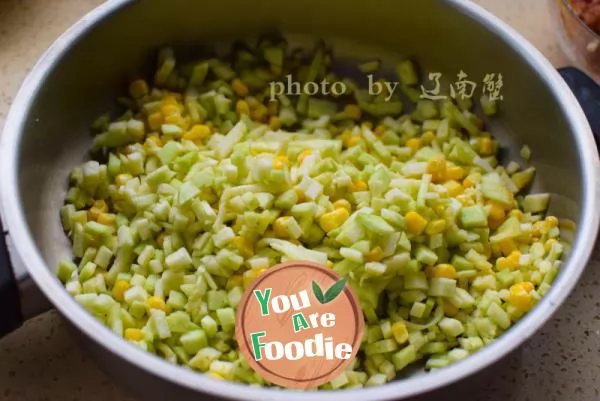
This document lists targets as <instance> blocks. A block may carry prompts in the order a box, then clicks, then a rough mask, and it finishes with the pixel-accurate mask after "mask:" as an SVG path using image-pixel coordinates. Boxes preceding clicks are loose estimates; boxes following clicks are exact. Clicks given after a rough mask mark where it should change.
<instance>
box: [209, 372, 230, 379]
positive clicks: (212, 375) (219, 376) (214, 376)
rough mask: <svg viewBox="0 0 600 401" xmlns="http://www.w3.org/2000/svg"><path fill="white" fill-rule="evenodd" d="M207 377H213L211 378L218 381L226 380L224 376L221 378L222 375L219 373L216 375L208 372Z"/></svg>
mask: <svg viewBox="0 0 600 401" xmlns="http://www.w3.org/2000/svg"><path fill="white" fill-rule="evenodd" d="M206 375H207V376H208V377H211V378H213V379H217V380H225V378H224V377H223V376H221V375H220V374H218V373H215V372H208V373H207V374H206Z"/></svg>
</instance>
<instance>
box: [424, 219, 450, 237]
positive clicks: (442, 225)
mask: <svg viewBox="0 0 600 401" xmlns="http://www.w3.org/2000/svg"><path fill="white" fill-rule="evenodd" d="M444 230H446V220H444V219H438V220H433V221H432V222H430V223H429V224H428V225H427V229H426V230H425V232H426V233H427V234H428V235H435V234H440V233H442V232H444Z"/></svg>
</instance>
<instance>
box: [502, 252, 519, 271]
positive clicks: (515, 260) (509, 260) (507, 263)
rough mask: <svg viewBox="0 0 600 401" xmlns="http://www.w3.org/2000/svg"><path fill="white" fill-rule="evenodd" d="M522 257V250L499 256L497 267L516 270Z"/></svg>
mask: <svg viewBox="0 0 600 401" xmlns="http://www.w3.org/2000/svg"><path fill="white" fill-rule="evenodd" d="M520 259H521V252H519V251H517V250H514V251H512V252H511V253H510V254H509V255H508V256H506V257H500V258H498V260H496V267H497V268H498V269H510V270H514V269H516V268H518V267H519V260H520Z"/></svg>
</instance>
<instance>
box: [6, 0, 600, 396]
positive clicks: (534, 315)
mask: <svg viewBox="0 0 600 401" xmlns="http://www.w3.org/2000/svg"><path fill="white" fill-rule="evenodd" d="M441 1H442V2H443V3H444V4H447V5H450V6H452V7H453V8H454V10H455V12H460V13H463V14H465V15H466V16H468V17H469V18H471V19H473V20H475V21H476V22H478V23H480V24H481V25H483V26H485V27H486V28H487V29H489V30H490V31H492V32H493V33H494V34H495V35H496V36H497V37H498V39H500V40H503V41H504V42H506V43H508V44H509V45H510V46H511V47H512V48H513V49H514V50H515V51H516V52H518V53H519V55H520V57H522V58H523V59H524V60H526V61H527V62H528V64H529V65H530V67H531V68H535V69H537V70H538V73H539V76H540V79H541V80H542V81H543V82H544V83H545V84H546V85H547V86H548V89H549V90H550V91H551V93H552V94H553V96H554V98H555V101H556V102H557V104H558V105H559V106H560V108H561V111H562V113H563V114H564V115H565V118H566V119H567V121H568V123H569V128H570V130H571V132H572V134H573V140H574V141H575V142H576V146H577V150H578V151H579V155H580V159H579V167H580V169H581V171H582V175H583V177H582V183H583V188H582V192H583V195H582V206H581V217H580V222H579V229H578V233H577V236H576V241H577V242H576V244H575V246H574V247H573V249H572V253H571V255H570V257H569V260H568V261H567V262H566V263H565V264H564V265H563V267H562V270H561V274H559V276H558V277H557V278H556V280H555V282H554V284H553V286H552V289H551V290H550V292H549V293H548V294H546V296H544V297H543V298H542V300H541V301H540V302H539V303H538V304H537V305H536V307H535V308H534V309H533V310H532V311H531V312H530V313H528V314H527V315H526V316H525V317H524V318H523V319H521V321H519V322H518V323H517V324H515V325H514V326H513V327H512V328H511V329H510V330H508V331H507V332H506V333H504V334H503V335H502V336H500V337H499V338H498V339H496V340H495V341H494V342H492V343H491V344H489V345H487V346H486V347H484V348H483V349H481V350H480V351H478V352H476V353H474V354H473V355H471V356H469V357H468V358H466V359H464V360H462V361H459V362H456V363H454V364H452V365H450V366H448V367H446V368H443V369H439V370H437V371H433V372H429V373H427V374H424V375H417V376H414V377H409V378H406V379H403V380H396V381H393V382H390V383H387V384H385V385H382V386H376V387H370V388H365V389H354V390H343V391H320V392H319V399H320V400H323V401H346V400H348V399H361V400H365V401H371V400H372V401H375V400H377V401H381V400H392V399H401V398H407V397H411V396H416V395H419V394H423V393H427V392H430V391H433V390H435V389H438V388H441V387H444V386H447V385H449V384H451V383H454V382H456V381H458V380H460V379H464V378H465V377H467V376H470V375H472V374H474V373H476V372H478V371H480V370H483V369H484V368H486V367H488V366H490V365H492V364H493V363H494V362H497V361H498V360H500V359H501V358H503V357H504V356H506V355H507V354H509V353H510V352H512V351H513V350H515V349H516V348H517V347H518V346H520V345H521V344H522V343H523V342H524V341H525V340H527V339H528V338H530V337H531V336H532V335H533V334H534V333H535V332H536V331H537V330H538V329H539V328H541V327H542V325H543V324H544V323H545V322H546V321H547V320H548V319H549V318H550V317H551V316H552V314H553V313H554V312H555V311H556V310H557V309H558V307H559V306H560V305H561V304H562V303H563V302H564V301H565V299H566V297H567V296H568V294H569V293H570V292H571V290H572V289H573V287H574V286H575V284H576V283H577V281H578V279H579V277H580V275H581V274H582V272H583V270H584V268H585V266H586V263H587V261H588V259H589V257H590V254H591V252H592V250H593V247H594V243H595V239H596V236H597V234H598V225H599V222H600V194H599V188H600V183H599V179H600V171H599V166H600V161H599V158H598V153H597V151H596V145H595V142H594V139H593V136H592V132H591V129H590V127H589V124H588V122H587V120H586V118H585V115H584V113H583V111H582V110H581V108H580V106H579V104H578V103H577V101H576V99H575V97H574V96H573V94H572V93H571V91H570V89H569V88H568V86H567V85H566V83H565V82H564V81H563V80H562V78H561V77H560V75H559V74H558V73H557V72H556V70H555V69H554V67H553V66H552V65H551V64H550V62H549V61H548V60H546V59H545V58H544V57H543V56H542V55H541V54H540V52H539V51H538V50H537V49H535V47H533V45H531V44H530V43H529V42H527V41H526V40H525V39H524V38H523V37H522V36H521V35H520V34H518V33H517V32H516V31H515V30H514V29H513V28H511V27H509V26H508V25H506V24H505V23H504V22H502V21H501V20H500V19H499V18H497V17H495V16H493V15H492V14H490V13H489V12H487V11H486V10H484V9H483V8H482V7H480V6H478V5H476V4H474V3H472V2H467V1H463V0H441ZM134 2H135V0H112V1H108V2H106V3H103V4H101V5H100V6H99V7H97V8H96V9H94V10H92V11H91V12H89V13H88V14H87V15H85V16H84V17H82V18H81V19H80V20H79V21H78V22H76V23H75V24H74V25H73V26H72V27H70V28H69V29H68V30H67V31H66V32H65V33H64V34H62V35H61V36H60V37H59V38H58V39H57V40H56V41H55V42H54V43H53V44H52V45H51V46H50V48H49V49H48V50H47V51H46V52H45V53H44V54H43V55H42V56H41V57H40V59H39V60H38V62H37V63H36V64H35V66H34V67H33V69H32V70H31V72H30V73H29V74H28V76H27V78H26V79H25V81H24V83H23V84H22V86H21V88H20V90H19V92H18V94H17V96H16V98H15V100H14V102H13V104H12V107H11V109H10V111H9V114H8V117H7V120H6V124H5V128H4V132H3V134H2V135H1V136H0V171H2V172H3V174H2V175H0V201H1V206H2V210H3V212H4V215H3V217H4V219H5V222H6V225H5V228H6V229H7V230H8V232H9V234H10V236H11V237H12V239H13V241H14V244H15V247H16V249H17V252H18V254H19V256H20V257H21V258H22V260H23V261H24V264H25V265H26V266H27V269H28V271H29V273H30V274H31V276H32V278H33V279H34V281H35V282H36V284H37V285H38V286H39V288H40V289H41V290H42V291H43V292H44V293H45V295H46V296H47V297H48V298H49V300H50V301H52V303H53V304H54V305H55V306H56V307H57V309H58V310H59V311H60V313H61V314H62V315H63V316H65V317H67V318H68V319H69V321H70V322H71V324H72V325H74V326H75V327H76V328H77V329H78V330H79V331H81V332H82V333H84V334H85V335H86V336H88V337H89V338H91V339H93V340H94V341H95V342H96V343H97V344H98V345H100V346H102V347H103V348H104V349H105V350H107V351H110V352H111V353H112V354H114V355H115V356H118V357H120V358H122V359H124V360H125V361H126V362H128V363H130V364H132V365H134V366H136V367H138V368H139V369H141V370H144V371H146V372H147V373H150V374H152V375H154V376H155V377H158V378H161V379H163V380H165V381H167V382H170V383H172V384H176V385H179V386H181V387H183V388H186V389H188V390H192V391H196V392H198V393H207V394H210V395H212V396H215V397H217V398H228V399H237V400H255V401H278V400H280V399H281V397H286V400H288V401H309V400H311V399H312V398H314V393H313V392H306V393H302V392H295V391H289V390H285V389H277V388H257V387H251V386H248V385H245V384H238V383H233V382H227V381H220V380H215V379H212V378H210V377H208V376H207V375H202V374H198V373H197V372H194V371H192V370H190V369H186V368H183V367H181V366H178V365H173V364H171V363H169V362H167V361H165V360H163V359H162V358H159V357H157V356H154V355H152V354H150V353H148V352H146V351H143V350H141V349H139V348H138V347H135V346H132V345H131V344H129V343H128V342H127V341H125V340H124V339H122V338H120V337H118V336H116V335H114V333H112V332H111V331H110V330H109V329H108V328H107V327H105V326H104V325H103V324H101V323H100V322H99V321H98V320H97V319H95V318H94V317H93V316H92V315H91V314H89V313H88V312H87V311H85V310H84V309H83V308H82V307H81V306H80V305H79V304H78V303H77V302H76V301H75V300H74V298H73V297H71V295H69V294H68V293H67V292H66V290H65V289H64V287H63V286H62V284H61V283H60V282H59V281H58V280H57V279H56V277H55V276H54V274H53V273H52V272H53V270H52V269H50V268H49V267H48V266H47V265H46V263H45V262H44V259H43V258H42V256H41V254H40V252H39V250H38V248H37V246H36V243H35V241H34V239H33V236H32V235H31V233H30V231H29V229H28V226H27V222H26V218H25V215H24V211H23V209H22V203H21V200H20V194H19V185H18V176H19V170H18V164H19V152H18V150H19V149H20V144H21V137H22V132H23V129H24V126H25V122H26V118H27V116H28V114H29V110H30V108H31V106H32V103H33V99H35V97H36V95H37V93H38V92H39V91H40V89H41V88H42V87H43V83H44V81H45V78H46V77H47V75H48V73H49V71H50V70H51V69H52V68H53V67H54V66H55V65H56V64H58V63H59V62H60V60H61V59H62V57H63V56H64V55H65V54H66V53H68V51H69V50H70V48H71V47H72V46H73V45H74V44H75V43H76V42H77V41H78V40H79V39H80V38H81V36H82V35H83V34H85V33H87V32H88V31H90V30H92V29H93V28H94V27H95V25H96V24H97V23H98V22H100V21H102V20H104V19H106V18H109V17H110V16H111V15H112V14H113V13H116V12H118V11H119V10H120V9H122V8H124V7H125V6H127V5H130V4H132V3H134ZM565 272H566V273H568V274H565Z"/></svg>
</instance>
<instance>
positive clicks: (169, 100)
mask: <svg viewBox="0 0 600 401" xmlns="http://www.w3.org/2000/svg"><path fill="white" fill-rule="evenodd" d="M178 97H181V95H179V94H178V93H168V94H166V95H165V96H164V97H163V98H162V104H163V105H165V104H171V105H175V106H177V105H179V102H178V101H177V98H178Z"/></svg>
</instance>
